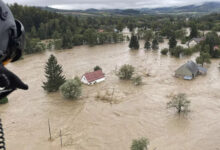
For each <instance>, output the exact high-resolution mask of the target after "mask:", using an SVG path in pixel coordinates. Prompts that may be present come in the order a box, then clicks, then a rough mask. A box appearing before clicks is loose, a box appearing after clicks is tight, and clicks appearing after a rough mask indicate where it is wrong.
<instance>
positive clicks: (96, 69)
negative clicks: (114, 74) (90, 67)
mask: <svg viewBox="0 0 220 150" xmlns="http://www.w3.org/2000/svg"><path fill="white" fill-rule="evenodd" d="M98 70H102V68H101V67H100V66H95V67H94V71H98Z"/></svg>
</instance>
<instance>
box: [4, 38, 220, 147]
mask: <svg viewBox="0 0 220 150" xmlns="http://www.w3.org/2000/svg"><path fill="white" fill-rule="evenodd" d="M143 44H144V43H143V42H142V43H141V49H140V50H139V51H130V50H129V49H128V43H120V44H112V45H103V46H94V47H87V46H79V47H75V48H74V49H72V50H66V51H62V52H61V51H60V52H46V53H44V54H36V55H31V56H25V57H24V59H23V60H22V61H19V62H17V63H15V64H10V65H8V68H9V69H10V70H13V71H14V72H15V73H16V74H18V75H19V76H20V77H21V78H22V79H23V80H24V81H25V82H27V83H28V84H29V86H30V90H29V91H27V92H26V91H20V90H18V91H16V92H14V93H13V94H11V95H10V96H9V99H10V102H9V103H8V104H6V105H3V106H0V114H1V118H2V119H3V122H4V127H5V137H6V142H7V148H8V150H15V149H17V150H60V149H61V147H60V138H59V132H60V130H61V131H62V135H63V136H62V138H63V148H62V149H65V150H129V147H130V145H131V142H132V139H135V138H138V137H147V138H149V139H150V143H151V144H150V149H151V150H153V149H154V148H156V149H157V150H219V149H220V92H219V91H220V84H219V83H220V72H219V70H218V68H217V67H218V64H219V60H212V64H211V65H209V66H207V67H208V74H207V75H206V76H199V77H197V78H196V79H195V80H193V81H184V80H181V79H176V78H174V77H173V75H174V71H175V70H176V69H177V68H178V67H179V66H180V65H182V64H183V63H185V62H187V60H195V57H196V55H194V56H191V57H188V58H182V59H176V58H173V57H170V56H161V55H160V53H159V51H145V50H144V49H143V48H142V47H143ZM164 47H168V45H167V41H166V42H165V44H161V45H160V48H164ZM51 53H53V54H54V55H55V56H56V57H57V59H58V61H59V63H60V64H62V66H63V70H64V74H65V75H66V77H67V78H73V77H74V76H76V75H78V76H81V75H82V74H83V73H85V72H87V71H90V70H92V68H93V67H94V66H96V65H100V66H101V67H102V68H103V71H104V72H105V74H106V81H105V82H103V83H100V84H97V85H95V86H90V87H88V86H83V95H82V97H81V98H80V100H78V101H68V100H64V99H63V98H62V96H61V95H60V93H53V94H47V93H45V92H44V91H43V89H42V88H41V86H42V81H44V80H45V78H44V65H45V62H46V61H47V59H48V57H49V55H50V54H51ZM123 64H132V65H133V66H135V67H136V73H137V74H140V75H142V76H143V82H144V85H142V86H139V87H135V86H133V85H132V83H131V82H125V81H120V80H118V78H117V77H116V76H115V70H117V69H118V68H119V67H120V66H121V65H123ZM146 74H148V75H150V76H147V75H146ZM112 89H115V91H117V93H118V94H115V95H114V97H115V98H117V99H118V100H119V101H118V102H117V104H114V103H113V104H110V103H106V102H102V101H100V100H96V98H95V96H96V94H97V93H98V92H99V91H106V90H112ZM179 92H184V93H186V94H187V95H188V98H189V99H190V100H191V107H190V109H191V112H190V113H189V114H188V115H187V116H177V115H175V111H173V110H167V109H166V103H167V102H168V101H169V100H170V96H171V95H173V94H176V93H179ZM118 95H120V96H118ZM48 118H49V119H50V123H51V132H52V141H49V140H48V138H49V134H48Z"/></svg>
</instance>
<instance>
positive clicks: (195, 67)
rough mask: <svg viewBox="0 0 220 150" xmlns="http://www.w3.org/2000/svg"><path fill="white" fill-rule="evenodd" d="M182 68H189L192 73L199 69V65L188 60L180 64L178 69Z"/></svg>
mask: <svg viewBox="0 0 220 150" xmlns="http://www.w3.org/2000/svg"><path fill="white" fill-rule="evenodd" d="M181 68H187V69H188V70H189V71H190V72H191V73H192V74H196V73H197V72H198V71H199V69H198V65H197V64H196V63H194V62H193V61H188V62H187V63H185V64H184V65H182V66H180V67H179V68H178V69H177V70H179V69H181ZM177 70H176V71H177Z"/></svg>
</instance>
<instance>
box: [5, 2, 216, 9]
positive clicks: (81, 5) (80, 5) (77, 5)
mask: <svg viewBox="0 0 220 150" xmlns="http://www.w3.org/2000/svg"><path fill="white" fill-rule="evenodd" d="M3 1H4V2H6V3H9V4H11V3H15V2H16V3H18V4H23V5H31V6H50V7H53V8H60V9H88V8H96V9H102V8H121V9H126V8H155V7H166V6H184V5H188V4H201V3H204V2H211V1H217V2H220V0H3Z"/></svg>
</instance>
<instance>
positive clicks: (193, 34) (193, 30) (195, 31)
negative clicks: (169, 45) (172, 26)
mask: <svg viewBox="0 0 220 150" xmlns="http://www.w3.org/2000/svg"><path fill="white" fill-rule="evenodd" d="M197 36H198V29H197V26H196V24H195V23H192V24H191V32H190V38H195V37H197Z"/></svg>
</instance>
